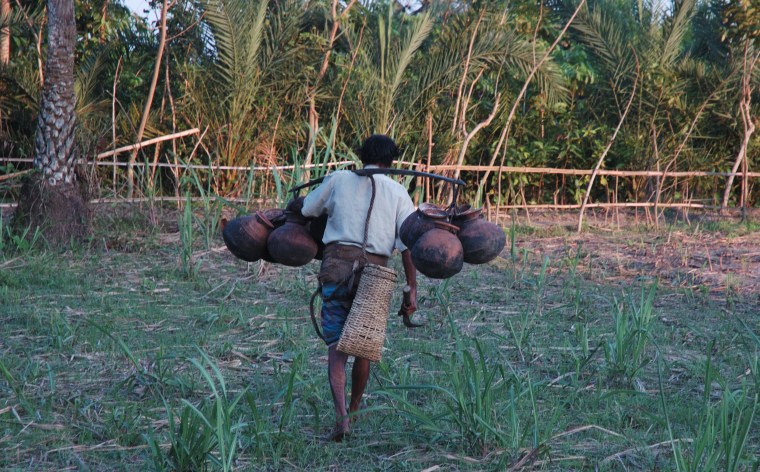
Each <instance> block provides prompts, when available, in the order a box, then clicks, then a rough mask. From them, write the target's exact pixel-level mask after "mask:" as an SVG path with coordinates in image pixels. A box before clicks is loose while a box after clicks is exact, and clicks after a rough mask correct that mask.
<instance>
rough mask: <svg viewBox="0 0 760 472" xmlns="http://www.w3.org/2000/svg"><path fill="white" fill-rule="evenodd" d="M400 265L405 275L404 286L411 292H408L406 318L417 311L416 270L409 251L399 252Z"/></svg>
mask: <svg viewBox="0 0 760 472" xmlns="http://www.w3.org/2000/svg"><path fill="white" fill-rule="evenodd" d="M401 263H402V264H403V265H404V274H405V275H406V284H407V285H408V286H409V289H410V290H411V291H410V292H409V305H408V306H407V307H405V308H406V312H407V316H409V315H411V314H412V313H414V312H415V311H417V268H416V267H414V263H413V262H412V253H411V251H410V250H409V249H405V250H404V251H402V252H401Z"/></svg>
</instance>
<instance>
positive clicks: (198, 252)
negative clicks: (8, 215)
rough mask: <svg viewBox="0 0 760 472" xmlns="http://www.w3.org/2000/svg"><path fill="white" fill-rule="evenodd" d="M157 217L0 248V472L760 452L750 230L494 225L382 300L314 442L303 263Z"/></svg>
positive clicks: (550, 463) (327, 401)
mask: <svg viewBox="0 0 760 472" xmlns="http://www.w3.org/2000/svg"><path fill="white" fill-rule="evenodd" d="M105 213H108V212H105ZM116 214H118V212H115V211H114V212H113V215H116ZM169 215H170V216H169V217H165V218H163V221H164V222H166V221H168V223H167V224H164V225H160V226H155V227H153V226H151V225H150V224H149V219H148V218H147V217H143V216H142V215H141V214H140V213H139V212H137V213H134V214H129V215H127V216H123V217H122V216H119V217H116V216H111V217H110V218H105V222H102V223H101V224H100V227H99V230H98V234H97V236H96V238H95V239H94V241H93V248H91V249H86V250H85V249H75V250H72V251H69V252H66V253H64V254H63V255H61V254H56V253H51V252H46V251H44V250H42V249H41V248H40V247H39V245H37V247H31V248H30V247H29V245H28V244H27V243H24V242H21V241H16V242H13V241H11V240H6V241H5V243H4V246H3V252H2V257H1V258H0V323H2V327H0V469H2V470H24V471H26V470H93V471H94V470H154V469H155V470H204V469H207V470H302V469H308V470H415V471H421V470H426V471H434V470H508V469H510V468H513V469H514V470H594V469H595V468H598V469H599V470H757V469H758V468H760V459H758V455H760V420H759V419H758V416H760V415H759V413H758V412H757V409H758V395H759V394H760V354H759V353H760V316H759V315H760V308H758V306H759V305H760V296H759V295H758V294H759V293H760V252H757V251H758V249H757V248H758V247H760V232H758V230H757V228H750V229H748V228H747V227H744V226H732V225H724V226H719V227H713V228H705V227H704V226H703V227H702V228H695V227H693V226H692V227H677V228H674V227H669V228H667V229H662V230H660V231H658V232H653V231H651V230H648V229H637V228H629V229H627V230H621V231H617V230H615V231H604V232H592V233H591V234H586V235H583V236H577V235H574V234H569V233H565V232H564V230H563V229H561V227H560V228H559V229H557V228H555V229H552V230H545V229H536V228H533V227H527V226H516V227H514V228H512V229H510V228H507V231H508V232H509V235H508V243H507V248H505V251H504V253H503V254H502V255H501V257H500V258H498V259H497V260H496V261H494V262H493V263H490V264H488V265H484V266H466V267H465V269H464V270H463V271H462V272H461V273H460V274H458V275H457V276H455V277H453V278H452V279H449V280H448V281H436V280H430V279H426V278H424V277H421V279H420V287H419V296H420V298H419V301H420V310H419V311H418V314H417V315H415V318H416V319H417V320H418V321H425V322H426V326H425V327H424V328H420V329H418V330H413V331H412V330H407V329H406V328H404V327H403V325H402V324H401V323H400V322H399V319H397V318H396V317H395V316H394V315H392V316H391V318H390V322H389V328H388V331H389V332H388V338H387V340H386V345H385V350H384V353H383V361H382V362H381V363H379V364H377V365H375V366H374V367H373V375H372V376H371V378H370V384H369V386H368V395H367V396H366V406H365V410H364V411H365V414H363V415H361V416H360V417H359V418H358V421H357V422H356V423H355V427H354V434H353V435H352V437H351V438H350V440H349V442H348V443H347V444H327V443H324V442H322V440H321V438H322V437H323V436H324V435H325V434H326V433H327V432H329V430H330V428H331V426H332V424H333V421H334V417H333V410H332V402H331V398H330V393H329V390H328V386H327V381H326V350H325V349H324V347H323V346H322V345H321V344H320V341H319V340H318V339H317V337H316V335H315V334H314V333H313V330H312V326H311V323H310V321H309V315H308V308H307V301H308V299H309V296H310V295H311V293H312V291H313V290H314V288H315V272H316V270H317V269H318V265H317V263H312V264H309V265H307V266H305V267H302V268H295V269H293V268H285V267H281V266H273V265H267V264H260V263H253V264H247V263H245V262H243V261H240V260H237V259H235V258H234V257H232V256H231V254H229V252H227V251H226V249H224V246H223V244H222V243H221V239H220V238H219V237H218V236H217V235H216V232H215V227H214V224H211V223H213V222H211V223H210V222H209V221H208V220H206V219H203V218H202V217H199V216H198V215H195V217H193V215H190V214H187V213H183V214H180V215H173V214H171V213H169ZM189 222H194V223H193V224H190V223H189ZM689 241H691V243H690V242H689ZM717 242H722V243H724V246H725V248H726V249H725V250H729V249H730V248H732V247H733V248H734V250H740V249H742V248H744V249H746V250H744V252H741V250H740V251H739V253H738V255H737V253H732V254H733V255H732V256H731V263H730V264H729V262H730V261H729V258H728V256H725V254H723V253H721V256H720V261H718V256H717V255H716V254H715V252H711V251H716V250H718V249H716V248H717V247H718V243H717ZM753 245H754V246H753ZM703 246H704V251H706V252H703V253H701V255H700V254H697V252H698V249H699V248H702V247H703ZM753 247H754V249H753ZM603 249H604V250H603ZM705 254H706V256H705ZM658 261H659V262H658ZM393 262H394V264H395V265H396V269H397V271H398V272H399V273H403V271H402V270H401V269H400V261H399V260H398V258H395V259H394V261H393ZM634 262H635V263H634ZM710 274H713V275H715V274H717V275H716V276H714V277H710V276H709V275H710ZM401 278H402V279H403V277H401ZM401 283H403V282H402V281H400V282H399V284H401ZM399 295H400V290H399V291H398V293H397V294H396V299H395V300H394V303H393V306H394V307H398V306H399V303H400V302H399Z"/></svg>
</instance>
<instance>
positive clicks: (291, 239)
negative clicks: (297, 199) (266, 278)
mask: <svg viewBox="0 0 760 472" xmlns="http://www.w3.org/2000/svg"><path fill="white" fill-rule="evenodd" d="M285 214H286V219H285V223H284V224H283V225H282V226H280V227H279V228H276V229H275V230H274V231H272V233H271V234H270V235H269V238H268V239H267V251H268V252H269V255H270V256H272V258H273V259H274V261H275V262H278V263H280V264H283V265H286V266H291V267H298V266H302V265H304V264H306V263H308V262H309V261H310V260H312V259H314V256H316V255H317V249H318V248H317V242H316V241H314V238H313V237H312V236H311V235H310V234H309V230H308V229H307V228H306V225H307V223H308V222H309V220H308V219H306V218H304V217H303V216H301V215H300V214H298V213H292V212H288V211H286V212H285Z"/></svg>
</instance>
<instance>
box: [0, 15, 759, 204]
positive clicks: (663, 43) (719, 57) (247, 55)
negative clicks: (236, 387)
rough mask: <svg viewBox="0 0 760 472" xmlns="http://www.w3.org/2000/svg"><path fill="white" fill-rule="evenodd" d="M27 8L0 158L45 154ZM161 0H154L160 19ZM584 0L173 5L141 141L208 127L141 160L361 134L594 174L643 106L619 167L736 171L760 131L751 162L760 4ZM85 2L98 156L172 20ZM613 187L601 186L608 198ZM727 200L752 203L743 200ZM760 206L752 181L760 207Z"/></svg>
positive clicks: (316, 151) (627, 193) (446, 154)
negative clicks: (39, 143)
mask: <svg viewBox="0 0 760 472" xmlns="http://www.w3.org/2000/svg"><path fill="white" fill-rule="evenodd" d="M403 3H408V4H410V5H409V6H406V7H405V6H404V5H403ZM24 5H26V6H25V7H24V9H20V8H19V7H18V6H17V5H16V4H13V8H12V9H11V15H10V17H9V20H8V22H9V23H10V36H11V43H12V47H11V54H10V61H9V63H8V64H7V65H5V66H0V113H2V115H0V116H1V119H2V121H0V133H1V134H0V136H2V140H0V141H1V142H2V149H1V150H0V151H2V154H3V155H5V156H9V155H10V156H16V157H19V156H21V157H30V153H31V150H32V148H33V137H34V124H35V117H36V114H37V104H38V97H39V88H40V81H41V80H42V77H41V72H40V61H41V60H42V59H41V58H44V48H45V47H46V42H45V40H44V37H41V36H44V34H45V29H44V24H45V18H46V12H45V9H44V5H43V2H40V1H32V2H25V3H24ZM161 6H162V5H161V2H157V1H155V0H154V1H153V7H155V8H156V9H157V11H158V12H160V11H161ZM577 6H578V2H572V1H565V0H550V1H548V2H535V1H523V0H519V1H511V2H507V1H463V2H460V1H453V0H448V1H444V0H440V1H432V2H388V1H362V2H338V1H335V2H331V1H329V0H316V1H315V0H312V1H308V0H281V1H271V2H266V1H245V0H201V1H191V0H178V1H177V2H174V3H172V4H171V7H170V8H169V10H168V15H167V17H168V18H167V24H166V38H167V40H166V48H165V54H163V56H162V59H161V64H160V69H159V73H158V76H157V77H158V82H157V87H156V95H155V99H154V100H153V101H152V102H153V103H152V107H151V108H150V114H149V116H148V120H147V123H146V128H145V132H144V139H146V138H150V137H154V136H159V135H164V134H168V133H171V132H174V131H179V130H184V129H188V128H194V127H197V128H199V129H200V130H201V131H202V132H203V139H202V145H201V146H197V148H196V144H197V141H198V140H197V136H196V137H195V138H194V139H185V140H178V141H176V143H175V144H174V145H170V144H166V143H165V144H164V145H163V146H159V147H158V148H157V149H154V148H146V149H144V150H143V151H142V153H143V154H141V156H139V157H138V160H141V161H149V162H153V161H154V160H155V159H158V161H160V162H175V159H180V160H183V161H192V162H194V163H198V164H205V163H215V164H220V165H231V166H249V165H252V164H255V165H274V164H283V163H293V162H297V163H303V162H310V161H313V160H315V158H316V156H317V155H319V156H325V154H324V153H322V154H320V150H324V149H328V150H329V152H327V153H326V154H327V156H326V157H327V158H330V159H332V158H335V157H336V156H335V154H337V157H345V156H346V155H350V151H351V148H352V147H353V146H355V145H356V144H357V143H358V142H359V140H360V139H361V138H362V137H364V136H367V135H368V134H370V133H373V132H382V133H389V134H391V135H393V136H395V137H396V138H397V139H398V140H399V141H400V142H401V143H402V144H403V145H404V146H405V147H406V149H407V152H406V155H405V158H404V159H405V160H406V161H415V162H421V163H428V162H429V163H432V164H442V163H443V164H457V163H462V164H472V165H488V164H495V165H499V164H503V165H513V166H546V167H567V168H582V169H590V168H592V167H594V165H595V163H596V161H597V160H598V159H599V157H600V156H601V154H602V150H603V149H604V148H605V147H606V145H607V144H608V142H609V140H610V138H611V136H612V134H613V130H614V129H615V128H616V126H617V125H618V123H619V122H620V121H621V117H622V116H623V115H624V112H625V108H626V104H627V103H628V102H629V100H630V101H631V107H630V111H629V113H628V115H627V116H626V118H625V120H624V121H623V123H622V127H621V131H620V133H619V135H618V136H617V140H616V142H615V145H614V146H613V147H612V148H611V149H610V152H609V154H607V155H606V158H605V160H604V162H603V166H604V167H605V168H611V169H628V170H634V169H635V170H666V169H667V170H671V171H672V170H681V171H686V170H692V171H693V170H701V171H723V172H727V171H730V170H731V169H732V167H733V165H734V163H735V161H736V160H737V156H738V155H739V153H740V150H741V148H742V143H743V141H744V138H745V137H747V136H748V137H749V138H750V139H749V140H748V142H747V145H748V150H749V152H748V153H747V156H748V164H749V169H750V170H753V169H754V168H755V161H756V158H755V155H756V154H757V149H758V138H757V136H756V135H755V136H753V135H752V134H751V133H747V129H746V128H747V124H748V123H747V121H746V119H743V117H744V118H746V117H747V116H749V117H750V121H752V120H757V116H758V110H757V106H758V105H757V104H758V103H759V102H760V100H758V99H757V86H758V83H759V82H760V72H759V68H758V67H757V59H758V54H759V53H760V51H758V48H757V43H756V41H757V31H760V23H759V22H758V20H759V18H760V10H758V9H757V7H756V5H755V4H754V3H753V2H749V1H742V2H729V1H726V0H678V1H675V2H673V3H671V2H649V1H639V2H629V1H621V0H593V1H588V2H587V3H584V4H583V5H582V8H580V11H579V12H578V14H577V16H575V17H573V12H574V10H575V8H576V7H577ZM76 14H77V27H78V28H77V29H78V33H79V40H78V45H77V48H78V49H77V51H78V58H77V90H78V95H79V105H78V110H77V112H78V117H79V122H80V125H81V132H80V141H81V144H82V149H83V151H84V156H85V157H87V158H88V159H92V158H93V156H94V155H95V154H96V153H97V152H102V151H104V150H108V149H111V148H112V147H115V146H119V145H125V144H130V143H133V142H135V139H136V136H137V134H138V129H139V128H140V126H139V124H140V121H141V115H142V110H143V108H144V107H145V103H146V101H147V97H148V95H149V93H148V92H149V89H150V84H151V78H152V75H153V70H154V67H155V66H156V64H155V61H156V58H157V57H158V54H157V53H158V49H159V38H160V34H159V33H160V21H158V22H156V24H155V25H154V24H149V23H146V22H145V21H144V20H142V19H140V18H139V17H137V16H135V15H131V14H130V12H129V11H128V10H127V9H126V8H125V7H124V6H122V5H120V4H119V3H114V2H109V1H107V0H104V1H100V2H91V1H77V2H76ZM155 17H156V15H155V13H154V14H153V15H152V18H154V19H155ZM571 18H572V22H571V25H570V28H569V29H567V31H566V32H564V33H563V32H562V30H563V28H564V26H565V25H566V24H567V22H568V20H570V19H571ZM557 39H559V41H558V43H557V44H556V47H553V48H552V46H553V45H554V43H555V40H557ZM38 46H39V47H38ZM547 54H548V56H547V57H546V60H545V61H542V58H544V56H545V55H547ZM534 69H535V72H536V73H535V75H533V74H532V73H533V71H534ZM528 78H531V80H530V83H529V85H528V87H527V88H526V89H525V90H524V93H521V90H523V85H524V84H525V83H526V80H527V79H528ZM114 91H115V95H114V93H113V92H114ZM753 97H754V98H755V100H751V99H752V98H753ZM745 104H746V107H745ZM744 108H746V109H747V113H746V114H745V113H742V111H743V110H744ZM114 138H115V140H114ZM154 153H155V154H154ZM128 157H129V156H128V154H123V155H121V156H120V158H121V159H122V160H126V159H128ZM138 177H139V175H138ZM166 177H167V178H165V179H163V182H164V183H163V186H164V187H165V189H164V190H170V189H172V188H174V183H172V179H171V178H168V177H169V176H168V175H167V176H166ZM470 177H472V181H477V180H479V179H482V184H483V186H482V188H481V190H483V191H484V192H485V193H483V195H486V196H488V198H490V199H492V200H495V195H494V192H493V191H492V190H491V189H501V197H502V198H503V199H506V200H508V201H519V200H520V199H521V198H525V199H526V200H528V201H531V200H532V201H539V202H552V201H558V202H566V203H577V202H578V201H579V199H580V197H581V196H582V192H583V191H584V190H585V185H586V184H587V182H588V177H587V176H586V177H568V178H566V179H560V178H557V177H555V176H550V177H546V176H526V175H522V176H516V175H512V176H509V175H502V176H499V175H498V174H494V173H490V174H488V175H482V174H480V175H478V176H475V175H470ZM114 178H115V179H117V180H118V182H111V180H113V179H114ZM500 178H502V179H504V180H503V181H502V182H499V183H500V185H499V186H496V185H494V184H495V183H497V180H498V179H500ZM123 179H124V177H123V176H122V174H115V173H111V172H110V170H109V171H108V172H102V173H100V174H99V175H98V182H99V183H100V184H102V185H99V186H97V187H100V190H101V191H106V190H105V189H107V188H114V189H118V186H117V185H116V184H119V185H121V184H122V183H123ZM245 179H246V177H245V175H243V174H241V173H239V172H235V171H224V172H219V173H217V174H216V175H214V186H215V189H217V190H218V191H219V192H220V193H222V194H227V195H230V194H235V193H240V192H241V190H242V188H243V187H244V186H245V185H244V184H245V183H246V182H245ZM111 183H113V184H114V186H113V187H111V185H110V184H111ZM106 184H109V185H106ZM608 184H609V185H610V186H611V185H612V183H611V182H606V181H604V180H602V181H601V186H599V187H598V188H599V192H600V193H599V195H597V196H598V197H603V196H604V194H603V193H601V192H602V191H603V189H604V187H606V186H607V185H608ZM620 185H621V187H622V188H621V189H620V191H621V195H620V196H619V197H618V198H619V199H620V200H625V199H628V200H630V199H633V198H637V199H639V200H642V199H646V198H647V197H650V196H651V195H652V194H654V193H655V192H661V193H663V194H666V195H667V198H668V199H670V200H672V201H683V200H685V199H691V198H695V199H706V200H708V201H711V202H718V203H720V199H721V197H722V192H723V187H724V186H725V179H723V178H720V179H715V178H707V179H705V178H702V179H696V180H690V179H681V180H679V181H676V183H673V182H672V181H669V184H668V185H666V186H665V187H664V188H658V182H656V181H655V180H654V179H639V180H624V181H622V182H621V183H620ZM489 190H491V191H490V193H489ZM718 193H720V195H718ZM730 197H731V201H732V202H735V203H738V199H739V198H740V192H738V191H736V189H735V191H734V192H733V193H732V194H731V195H730ZM757 198H758V197H757V189H756V188H753V189H750V196H749V203H750V204H752V202H756V201H757Z"/></svg>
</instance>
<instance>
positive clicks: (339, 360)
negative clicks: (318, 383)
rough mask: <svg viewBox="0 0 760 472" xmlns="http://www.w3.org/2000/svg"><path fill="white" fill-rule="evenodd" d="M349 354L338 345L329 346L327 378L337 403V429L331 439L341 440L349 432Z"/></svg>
mask: <svg viewBox="0 0 760 472" xmlns="http://www.w3.org/2000/svg"><path fill="white" fill-rule="evenodd" d="M347 360H348V355H347V354H344V353H342V352H340V351H338V350H337V346H336V345H334V344H333V345H332V346H330V347H329V348H327V378H328V380H329V381H330V391H331V392H332V397H333V403H334V404H335V418H336V423H335V431H333V433H332V434H331V435H330V438H329V439H331V440H333V441H337V442H340V441H342V440H343V436H344V435H345V434H346V433H348V432H349V430H350V426H349V420H348V412H347V411H346V361H347Z"/></svg>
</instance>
